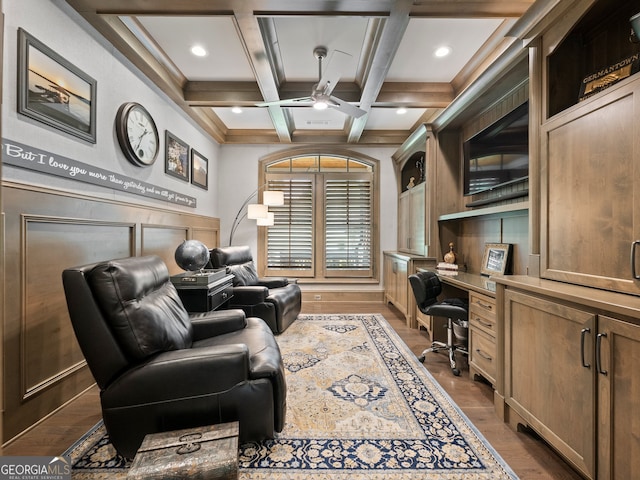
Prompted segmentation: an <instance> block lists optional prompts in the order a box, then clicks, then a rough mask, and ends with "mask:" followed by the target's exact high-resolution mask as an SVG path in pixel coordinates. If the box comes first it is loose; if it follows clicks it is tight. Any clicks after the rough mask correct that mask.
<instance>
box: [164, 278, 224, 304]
mask: <svg viewBox="0 0 640 480" xmlns="http://www.w3.org/2000/svg"><path fill="white" fill-rule="evenodd" d="M188 279H189V277H188V274H180V275H174V276H173V277H171V281H172V283H173V285H174V286H175V287H176V290H177V291H178V295H179V296H180V300H182V303H183V304H184V308H186V310H187V312H189V313H199V312H210V311H211V310H216V309H218V308H220V307H221V306H223V305H224V304H225V303H226V302H227V301H229V299H230V298H231V297H233V275H227V274H226V273H225V272H222V274H218V275H211V276H210V277H209V278H207V279H206V280H205V281H207V282H208V283H204V282H202V279H200V278H198V279H197V281H194V282H191V281H188Z"/></svg>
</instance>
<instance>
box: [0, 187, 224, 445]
mask: <svg viewBox="0 0 640 480" xmlns="http://www.w3.org/2000/svg"><path fill="white" fill-rule="evenodd" d="M2 199H3V210H4V235H3V241H4V258H3V266H4V278H5V286H4V292H3V294H4V303H3V309H2V315H3V318H2V319H1V320H2V322H3V324H4V335H3V348H4V366H5V368H4V376H3V378H2V382H3V384H2V387H3V393H4V412H3V418H2V427H3V434H2V439H3V442H4V443H6V442H8V441H11V439H13V438H15V437H16V436H18V435H20V434H21V433H23V432H25V431H27V430H29V429H31V428H32V427H34V426H35V425H36V424H38V423H39V422H40V421H42V420H43V419H44V418H46V417H47V416H48V415H50V414H51V413H52V412H54V411H56V409H58V408H60V407H61V406H63V405H65V404H66V403H67V402H69V401H71V400H72V399H73V398H74V397H76V396H77V395H79V394H81V393H82V392H83V391H85V390H86V389H87V388H88V387H90V386H91V385H92V384H93V383H94V380H93V377H92V375H91V372H90V371H89V369H88V368H87V366H86V364H85V362H84V357H83V356H82V353H81V351H80V349H79V347H78V345H77V342H76V339H75V334H74V333H73V330H72V328H71V322H70V320H69V313H68V311H67V306H66V299H65V297H64V291H63V288H62V271H63V270H64V269H65V268H68V267H73V266H78V265H84V264H88V263H93V262H97V261H100V260H110V259H113V258H123V257H130V256H136V255H143V254H157V255H159V256H160V258H162V259H163V260H165V262H167V266H168V267H169V269H170V271H175V272H179V271H181V270H180V269H179V267H178V266H177V265H176V264H175V260H174V253H175V249H176V247H177V246H178V245H179V244H180V243H181V242H182V241H183V240H185V239H189V238H192V237H191V236H192V235H193V233H194V232H195V231H197V235H198V236H199V238H200V239H207V241H208V242H213V243H212V244H211V245H209V244H208V243H207V246H209V247H210V248H213V247H216V246H218V245H217V243H216V242H217V239H218V238H219V228H220V220H219V219H218V218H213V217H207V216H203V215H196V214H193V213H190V212H184V211H175V210H168V209H167V208H158V207H151V206H141V205H138V204H134V203H128V202H122V201H114V200H110V199H101V198H97V197H93V196H89V195H82V194H75V193H71V192H64V191H61V190H55V189H50V188H46V187H42V186H35V185H28V184H23V183H19V182H8V181H5V182H3V183H2ZM143 222H144V223H143ZM143 233H144V242H143Z"/></svg>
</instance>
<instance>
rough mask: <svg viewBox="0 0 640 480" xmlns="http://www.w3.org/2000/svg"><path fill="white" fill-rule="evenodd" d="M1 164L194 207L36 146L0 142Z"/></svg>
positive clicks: (154, 188)
mask: <svg viewBox="0 0 640 480" xmlns="http://www.w3.org/2000/svg"><path fill="white" fill-rule="evenodd" d="M2 162H3V163H4V164H5V165H13V166H14V167H20V168H26V169H28V170H35V171H37V172H41V173H47V174H49V175H55V176H57V177H63V178H71V179H73V180H77V181H80V182H84V183H90V184H93V185H99V186H101V187H107V188H112V189H114V190H120V191H123V192H129V193H133V194H135V195H142V196H143V197H149V198H155V199H158V200H162V201H165V202H171V203H175V204H178V205H185V206H187V207H191V208H196V198H194V197H191V196H189V195H184V194H182V193H178V192H174V191H172V190H169V189H166V188H162V187H158V186H156V185H152V184H150V183H146V182H142V181H140V180H136V179H134V178H131V177H127V176H126V175H122V174H120V173H115V172H110V171H108V170H104V169H102V168H98V167H95V166H93V165H89V164H86V163H82V162H78V161H76V160H72V159H70V158H67V157H63V156H62V155H57V154H54V153H51V152H47V151H45V150H41V149H39V148H36V147H32V146H29V145H25V144H23V143H20V142H14V141H13V140H9V139H6V138H3V139H2Z"/></svg>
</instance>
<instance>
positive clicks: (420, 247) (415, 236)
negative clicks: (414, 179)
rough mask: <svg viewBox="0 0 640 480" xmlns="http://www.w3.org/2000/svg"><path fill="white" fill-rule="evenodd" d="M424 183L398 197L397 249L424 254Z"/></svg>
mask: <svg viewBox="0 0 640 480" xmlns="http://www.w3.org/2000/svg"><path fill="white" fill-rule="evenodd" d="M424 202H425V184H424V183H421V184H420V185H417V186H415V187H413V188H412V189H410V190H407V191H406V192H403V193H402V194H400V197H399V198H398V250H400V251H402V252H407V253H413V254H415V255H424V244H425V203H424Z"/></svg>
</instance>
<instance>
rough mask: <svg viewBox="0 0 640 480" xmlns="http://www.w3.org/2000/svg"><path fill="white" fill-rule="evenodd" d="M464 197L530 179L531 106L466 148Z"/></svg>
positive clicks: (492, 127) (484, 132) (506, 118)
mask: <svg viewBox="0 0 640 480" xmlns="http://www.w3.org/2000/svg"><path fill="white" fill-rule="evenodd" d="M463 153H464V194H465V195H473V194H475V193H479V192H483V191H486V190H492V189H494V188H496V187H499V186H502V185H505V184H508V183H514V182H518V181H521V180H524V179H526V178H527V176H528V175H529V102H525V103H523V104H522V105H520V106H519V107H517V108H516V109H515V110H512V111H511V112H509V113H508V114H506V115H505V116H504V117H502V118H500V119H499V120H497V121H496V122H494V123H492V124H491V125H490V126H489V127H487V128H485V129H484V130H482V131H481V132H480V133H478V134H477V135H475V136H473V137H471V138H470V139H469V140H467V141H466V142H464V144H463Z"/></svg>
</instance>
